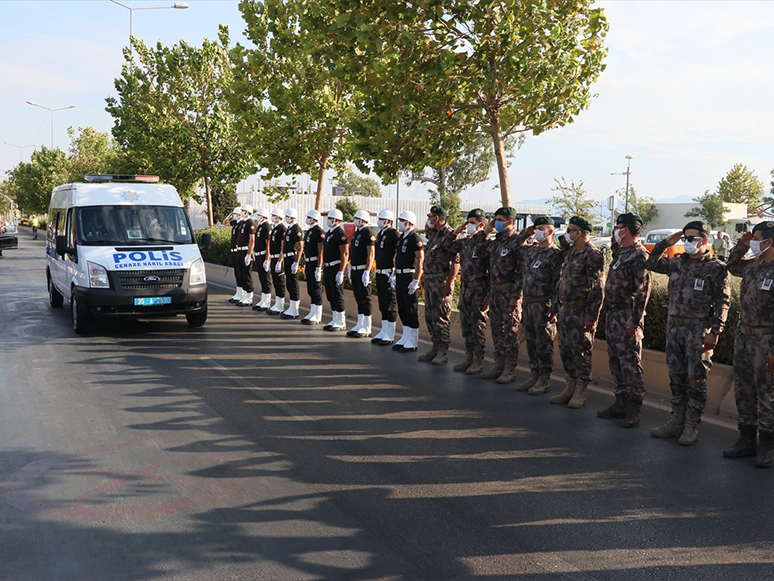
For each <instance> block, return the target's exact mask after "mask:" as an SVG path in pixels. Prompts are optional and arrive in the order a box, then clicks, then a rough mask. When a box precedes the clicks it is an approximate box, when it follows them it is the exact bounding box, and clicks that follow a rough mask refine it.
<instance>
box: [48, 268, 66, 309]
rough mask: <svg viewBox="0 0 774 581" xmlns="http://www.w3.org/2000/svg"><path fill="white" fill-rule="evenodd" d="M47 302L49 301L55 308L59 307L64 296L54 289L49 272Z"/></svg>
mask: <svg viewBox="0 0 774 581" xmlns="http://www.w3.org/2000/svg"><path fill="white" fill-rule="evenodd" d="M48 302H49V303H51V306H52V307H54V308H55V309H61V308H62V305H63V304H64V297H63V296H62V294H61V293H60V292H59V291H58V290H56V287H55V286H54V281H52V280H51V275H50V274H49V275H48Z"/></svg>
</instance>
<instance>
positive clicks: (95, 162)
mask: <svg viewBox="0 0 774 581" xmlns="http://www.w3.org/2000/svg"><path fill="white" fill-rule="evenodd" d="M67 135H68V136H69V137H70V151H69V154H68V156H67V157H68V160H69V162H70V163H69V167H68V168H67V172H68V177H67V181H68V182H82V181H83V176H84V175H86V174H90V173H97V174H99V173H102V174H126V173H131V171H130V169H131V168H129V167H128V165H127V162H126V159H125V157H124V155H123V152H122V151H121V149H120V148H119V147H118V145H117V144H116V142H115V140H114V139H113V138H112V137H111V136H110V134H109V133H102V132H100V131H97V130H95V129H94V128H93V127H91V126H88V127H79V128H78V131H77V132H76V130H74V129H73V128H72V127H69V128H68V129H67Z"/></svg>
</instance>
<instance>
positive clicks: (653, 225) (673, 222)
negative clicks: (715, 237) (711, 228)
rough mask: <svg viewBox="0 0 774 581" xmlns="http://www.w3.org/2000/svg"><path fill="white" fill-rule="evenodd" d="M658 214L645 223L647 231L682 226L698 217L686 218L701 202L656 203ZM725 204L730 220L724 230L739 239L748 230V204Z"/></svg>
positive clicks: (727, 218) (728, 219)
mask: <svg viewBox="0 0 774 581" xmlns="http://www.w3.org/2000/svg"><path fill="white" fill-rule="evenodd" d="M655 206H656V210H658V215H657V216H656V217H655V218H653V220H651V221H650V222H648V223H647V224H646V225H645V232H649V231H650V230H662V229H665V228H677V229H679V228H682V227H683V226H685V225H686V224H687V223H688V222H690V221H691V220H698V218H686V216H685V215H686V214H687V213H688V212H690V211H691V210H693V209H694V208H699V207H700V206H699V204H696V203H693V202H688V203H678V204H658V203H657V204H655ZM723 206H724V207H725V208H728V210H729V212H728V213H726V220H727V221H728V222H730V224H728V225H727V226H725V227H723V228H722V230H723V231H724V232H727V233H728V234H729V235H730V236H731V237H732V238H733V239H734V240H736V239H738V238H739V237H740V236H741V235H742V233H743V232H744V231H745V230H747V225H748V224H749V222H748V219H747V204H731V203H728V202H724V203H723Z"/></svg>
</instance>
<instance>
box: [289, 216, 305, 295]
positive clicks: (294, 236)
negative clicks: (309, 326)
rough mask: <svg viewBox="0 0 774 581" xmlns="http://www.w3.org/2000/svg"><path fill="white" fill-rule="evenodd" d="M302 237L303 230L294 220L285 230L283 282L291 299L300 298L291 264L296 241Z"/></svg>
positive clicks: (293, 260)
mask: <svg viewBox="0 0 774 581" xmlns="http://www.w3.org/2000/svg"><path fill="white" fill-rule="evenodd" d="M303 239H304V232H303V231H302V230H301V226H299V225H298V224H297V223H296V222H294V223H293V224H291V225H290V228H288V229H287V231H286V232H285V251H284V260H285V282H286V283H287V287H288V294H289V295H290V300H291V301H297V300H299V299H300V298H301V295H300V293H299V292H298V274H293V271H291V266H292V265H293V263H294V262H295V261H296V243H297V242H301V240H303Z"/></svg>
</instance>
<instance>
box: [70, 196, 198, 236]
mask: <svg viewBox="0 0 774 581" xmlns="http://www.w3.org/2000/svg"><path fill="white" fill-rule="evenodd" d="M75 221H76V224H77V231H78V242H79V243H80V244H84V245H87V246H119V245H129V246H131V245H143V244H193V243H194V238H193V233H192V232H191V227H190V225H189V224H188V218H187V216H186V215H185V212H184V211H183V208H179V207H170V206H134V205H132V206H86V207H84V208H78V209H77V212H76V218H75Z"/></svg>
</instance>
